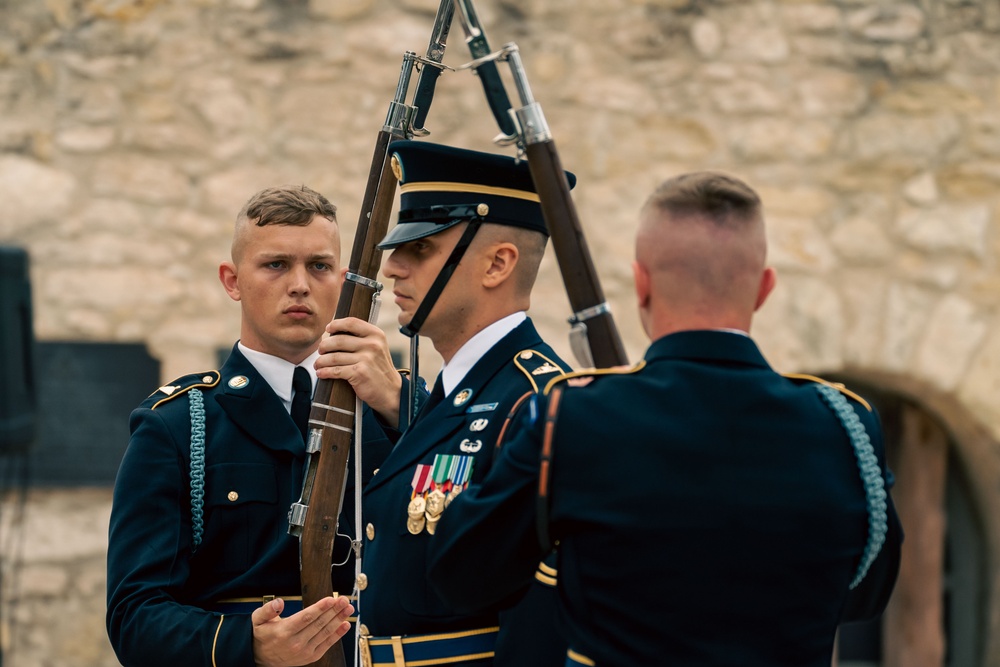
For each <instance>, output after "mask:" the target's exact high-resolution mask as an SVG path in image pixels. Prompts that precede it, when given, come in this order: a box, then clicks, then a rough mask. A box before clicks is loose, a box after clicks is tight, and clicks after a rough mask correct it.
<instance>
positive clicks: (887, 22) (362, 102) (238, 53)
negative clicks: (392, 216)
mask: <svg viewBox="0 0 1000 667" xmlns="http://www.w3.org/2000/svg"><path fill="white" fill-rule="evenodd" d="M437 4H438V3H437V2H436V1H435V0H174V1H169V0H0V202H3V206H2V208H0V243H3V244H14V245H21V246H24V247H26V248H28V250H29V251H30V253H31V259H32V285H33V290H34V302H35V318H36V319H35V326H36V333H37V335H38V336H39V338H42V339H48V340H54V339H78V340H99V341H140V342H145V343H147V344H148V346H149V348H150V350H151V352H152V353H153V354H154V355H155V356H156V357H158V358H159V359H160V360H161V361H162V363H163V373H164V379H169V378H171V377H174V376H176V375H179V374H181V373H186V372H189V371H192V370H199V369H202V368H208V367H214V366H215V353H216V350H217V349H218V348H220V347H228V346H229V345H230V344H231V343H232V341H233V339H234V338H235V337H236V336H237V333H238V306H237V305H236V304H234V303H232V302H231V301H229V300H228V299H227V298H226V296H225V295H224V293H223V291H222V289H221V286H220V285H219V284H218V282H217V280H216V267H217V265H218V263H219V261H220V260H221V259H223V258H225V256H226V255H227V253H228V239H229V234H230V228H231V224H232V219H233V217H234V215H235V213H236V211H237V210H238V208H239V207H240V205H241V204H242V203H243V202H244V201H245V199H246V198H247V197H248V196H249V195H250V194H252V193H253V192H254V191H256V190H258V189H259V188H261V187H264V186H267V185H272V184H275V183H285V182H292V183H300V182H301V183H306V184H309V185H311V186H312V187H315V188H317V189H319V190H321V191H323V192H325V193H326V194H328V196H330V198H331V199H332V200H334V201H335V202H336V203H337V204H338V206H339V207H340V213H341V220H342V222H343V225H344V227H345V231H346V232H347V234H346V237H347V244H345V247H348V248H349V247H350V245H349V243H350V236H351V230H352V229H353V227H354V221H355V220H356V219H357V217H358V207H359V201H360V198H361V194H362V191H363V188H364V180H365V176H366V170H367V168H368V163H369V159H370V155H371V151H372V147H373V145H374V139H375V134H376V132H377V131H378V130H379V128H380V127H381V124H382V122H383V120H384V118H385V113H386V109H387V107H388V103H389V101H390V99H391V96H392V93H393V90H394V89H395V86H396V81H397V77H398V74H399V68H400V62H401V56H402V52H403V51H404V50H413V51H417V52H421V53H422V52H423V51H424V50H425V48H426V45H427V39H428V36H429V32H430V27H431V22H432V17H433V14H434V11H435V9H436V7H437ZM478 5H479V6H478V9H479V12H480V17H481V19H482V21H483V24H484V26H485V27H486V29H487V34H488V35H489V36H490V39H491V42H492V45H493V46H494V47H499V46H500V45H502V44H503V43H505V42H507V41H516V42H517V44H518V45H519V47H520V50H521V54H522V58H523V60H524V63H525V67H526V69H527V72H528V75H529V77H530V80H531V83H532V88H533V91H534V93H535V96H536V98H537V100H538V101H539V102H540V103H541V104H542V106H543V107H544V109H545V113H546V116H547V118H548V120H549V122H550V124H551V126H552V130H553V133H554V135H555V138H556V141H557V144H558V146H559V148H560V152H561V155H562V161H563V163H564V165H565V166H566V167H567V168H568V169H570V170H572V171H574V172H575V173H576V174H577V175H578V177H579V184H578V186H577V188H576V190H575V193H574V197H575V200H576V202H577V205H578V207H579V209H580V212H581V217H582V219H583V222H584V225H585V228H586V232H587V235H588V238H589V240H590V244H591V247H592V249H593V250H594V254H595V261H596V264H597V266H598V270H599V272H600V274H601V277H602V279H603V281H604V287H605V291H606V292H607V294H608V296H609V299H610V301H611V303H612V307H613V309H614V312H615V313H616V316H617V319H618V323H619V326H620V328H621V330H622V333H623V337H624V338H625V341H626V345H627V348H628V350H629V353H630V356H631V357H632V358H638V357H639V356H640V355H641V353H642V350H643V349H644V347H645V344H646V341H645V339H644V337H643V335H642V332H641V329H640V328H639V326H638V320H637V318H636V317H635V315H634V301H633V298H632V295H631V290H632V286H631V274H630V269H629V259H630V256H631V251H632V247H631V238H632V235H633V231H634V227H635V218H636V213H637V210H638V208H639V206H640V204H641V202H642V201H643V199H644V198H645V197H646V195H647V194H648V193H649V192H650V191H651V189H652V188H653V187H654V185H655V184H656V183H658V182H659V181H661V180H663V179H664V178H666V177H668V176H671V175H673V174H676V173H678V172H681V171H687V170H691V169H701V168H717V169H724V170H728V171H731V172H734V173H736V174H738V175H740V176H742V177H744V178H745V179H747V180H748V181H749V182H750V183H751V184H752V185H754V186H755V187H756V188H757V189H758V190H759V191H760V192H761V193H762V195H763V198H764V201H765V205H766V209H767V214H768V223H769V235H770V239H771V259H772V261H773V263H774V264H775V266H776V267H777V268H778V271H779V286H778V289H777V290H776V292H775V294H774V295H773V297H772V298H771V300H770V302H769V303H768V304H767V305H766V306H765V307H764V309H763V310H762V312H761V314H760V316H759V318H758V322H757V325H756V329H755V334H756V336H757V337H758V339H759V340H760V343H761V345H762V347H763V349H764V351H765V353H766V355H767V356H768V357H769V359H770V360H771V361H772V363H773V364H774V365H775V366H776V367H777V368H779V369H781V370H784V371H810V370H812V371H841V370H845V369H857V370H858V371H859V372H866V373H886V374H891V375H893V376H895V377H900V376H901V377H903V378H912V379H913V381H914V382H918V383H920V384H921V385H926V386H928V387H930V388H932V389H933V390H934V391H935V392H941V393H944V394H947V395H949V396H951V397H953V398H954V399H955V400H956V401H957V402H958V403H960V404H961V405H962V406H963V409H965V410H967V411H968V414H970V415H971V416H972V417H973V418H974V419H976V420H977V421H978V422H979V423H981V425H982V426H983V428H984V429H985V430H986V431H987V432H988V433H990V434H992V437H993V438H994V440H995V439H997V438H1000V326H998V324H1000V313H998V302H1000V300H998V293H1000V267H998V263H997V258H998V256H1000V223H998V220H997V216H998V213H1000V188H998V186H1000V111H998V110H1000V76H998V74H1000V4H998V3H997V2H995V0H979V1H974V0H909V1H908V0H899V1H894V0H838V1H836V2H832V1H831V2H820V1H814V2H810V1H808V0H749V1H747V0H704V1H697V0H503V1H495V0H480V2H479V3H478ZM450 41H451V44H450V46H449V49H448V52H447V54H446V57H445V62H446V63H448V64H450V65H452V66H458V65H460V64H462V63H464V62H465V61H466V60H467V55H468V54H467V53H466V52H465V51H464V45H463V44H462V39H461V31H460V29H459V27H458V25H457V24H456V26H455V27H454V30H453V34H452V38H451V40H450ZM512 94H513V93H512ZM428 127H429V128H430V129H431V130H432V133H433V134H432V135H431V137H430V139H432V140H436V141H440V142H443V143H449V144H453V145H458V146H466V147H470V148H478V149H486V150H496V151H501V150H503V149H501V148H498V147H494V146H493V144H492V143H491V139H492V137H493V136H494V135H495V134H496V129H495V125H494V124H493V122H492V120H491V118H490V117H489V114H488V111H487V108H486V105H485V103H484V98H483V95H482V91H481V90H480V88H479V85H478V82H477V81H476V80H475V79H474V77H473V76H472V74H471V73H469V72H468V71H458V72H449V73H446V74H445V75H444V76H443V77H442V79H441V81H440V83H439V85H438V91H437V96H436V98H435V103H434V106H433V108H432V110H431V113H430V119H429V121H428ZM536 294H537V296H536V299H535V301H534V308H533V312H532V314H533V316H534V317H535V318H536V320H537V321H539V323H540V324H541V328H542V329H543V331H544V332H545V333H547V334H548V337H549V338H550V339H551V340H553V341H554V342H555V343H556V345H557V347H559V349H560V351H561V352H566V353H567V354H568V345H567V344H566V343H565V332H566V325H565V317H566V316H567V315H568V311H569V308H568V305H567V303H566V299H565V297H564V296H563V290H562V286H561V284H560V281H559V276H558V271H557V268H556V266H555V263H554V260H553V258H552V257H549V258H547V260H546V263H545V265H544V266H543V270H542V274H541V277H540V286H539V289H538V290H537V292H536ZM380 323H381V324H383V325H384V326H385V328H386V329H387V330H389V331H390V332H391V340H392V341H393V343H394V344H395V345H396V346H398V347H399V348H400V349H401V350H405V344H404V340H403V339H402V338H401V337H400V336H398V334H396V333H395V313H394V310H393V307H392V304H391V303H387V304H385V307H384V308H383V312H382V315H381V317H380ZM426 348H427V350H426V353H427V361H426V362H425V368H433V366H434V363H435V362H434V360H433V352H432V350H430V346H426ZM993 447H994V450H993V451H992V452H991V455H992V456H993V465H994V466H996V464H997V460H998V459H1000V452H997V451H995V445H993ZM997 488H1000V485H996V484H994V485H993V487H992V489H991V490H990V491H989V494H990V495H989V496H988V498H987V499H986V502H987V504H988V505H992V506H994V507H995V506H997V505H998V503H1000V498H998V497H997V494H998V493H1000V492H998V491H997V490H996V489H997ZM47 502H48V500H47V499H46V496H45V495H42V496H37V497H34V500H33V501H32V503H33V504H32V507H34V506H35V504H38V505H39V506H41V507H44V506H46V503H47ZM70 504H71V505H72V504H73V503H70ZM4 509H5V510H6V509H7V508H6V506H5V508H4ZM94 511H95V512H96V516H102V517H104V514H106V507H105V506H104V505H103V504H102V503H101V502H98V503H96V506H95V508H94ZM29 514H30V512H29ZM104 519H105V520H106V517H104ZM90 520H93V517H91V519H90ZM87 544H88V546H86V547H81V548H83V549H85V550H86V551H87V553H88V556H87V557H84V558H76V557H75V556H73V557H72V558H70V559H69V562H70V564H71V565H70V567H72V568H76V567H77V566H78V565H81V564H85V563H91V561H93V562H92V563H91V564H93V565H95V567H96V566H97V561H98V560H99V559H98V558H96V557H94V553H93V547H94V545H93V544H89V543H87ZM58 551H59V550H53V551H52V552H46V553H43V554H39V555H38V559H37V560H33V561H32V564H31V566H30V568H31V569H28V570H24V572H25V575H26V576H25V577H24V579H23V581H22V583H21V587H20V592H21V594H22V595H24V596H25V597H26V598H30V597H32V596H35V597H37V598H38V599H44V600H51V601H52V604H51V605H49V609H50V610H53V613H55V611H58V614H59V615H62V614H63V613H64V611H65V609H63V608H62V607H63V603H62V602H60V599H59V593H60V591H62V590H64V587H63V586H53V582H56V581H63V580H64V579H63V578H61V577H63V576H64V575H65V573H64V574H63V575H56V574H55V572H54V570H58V569H61V568H62V565H61V563H62V562H63V561H65V560H66V559H63V558H60V554H59V553H58ZM69 551H71V552H73V549H70V550H69ZM74 553H75V552H74ZM49 559H51V561H50V560H49ZM100 567H103V563H101V564H100ZM39 568H41V570H39ZM46 568H52V569H53V570H52V571H50V570H48V569H46ZM99 569H100V568H97V570H95V571H94V572H87V573H83V572H79V571H76V570H72V569H71V570H70V571H69V572H70V574H69V580H70V581H71V583H72V586H70V588H71V589H72V590H74V591H77V592H80V591H84V590H86V591H88V592H90V593H95V592H96V591H97V589H100V588H101V585H103V584H102V582H100V581H99V579H100V577H101V576H103V575H102V574H99V573H98V570H99ZM29 575H30V576H29ZM74 587H75V588H74ZM95 594H96V593H95ZM70 602H72V604H75V605H78V606H79V608H80V609H79V611H82V612H85V613H88V614H96V615H98V616H99V615H101V614H102V613H103V612H102V611H99V610H97V607H98V606H99V605H100V600H97V601H90V600H87V601H86V602H84V601H83V598H82V597H80V596H77V597H74V598H73V599H72V600H71V601H70ZM70 602H66V603H65V604H67V605H69V604H70ZM42 607H44V605H41V604H30V605H27V604H26V605H21V607H20V609H21V611H20V612H19V613H22V614H25V615H27V616H26V618H25V619H24V620H25V621H26V624H24V625H20V626H18V631H20V632H25V631H27V630H26V629H25V628H30V633H32V634H30V635H26V637H27V639H26V640H25V641H26V645H27V646H28V647H29V648H30V650H25V651H24V652H23V653H21V654H20V657H18V654H17V653H15V654H14V655H15V657H14V664H15V665H17V667H28V666H34V665H49V664H53V665H55V664H60V665H62V664H75V665H90V664H93V665H99V664H100V665H104V664H114V660H113V658H110V657H109V656H108V654H107V649H106V647H105V648H104V649H103V650H104V653H103V654H101V650H102V649H98V648H94V649H93V650H92V651H91V649H90V648H87V649H86V650H84V649H83V648H82V647H84V645H86V646H88V647H89V646H90V644H89V643H88V642H93V643H94V646H99V645H100V642H101V640H102V639H103V637H101V636H100V635H96V636H91V635H92V628H90V627H89V626H88V630H87V631H82V630H80V631H79V632H77V640H76V642H77V643H78V644H79V645H80V647H81V650H82V651H83V653H82V654H84V655H92V656H94V657H93V659H92V660H89V661H83V660H82V659H81V660H77V661H72V662H69V661H65V660H60V659H58V658H56V657H52V656H48V657H43V653H42V652H40V651H41V649H38V651H39V652H33V651H35V650H36V648H37V646H40V642H38V641H36V640H35V639H32V638H33V637H38V636H41V635H40V634H39V633H43V632H44V631H43V630H41V629H39V628H44V627H47V621H46V618H45V615H44V614H43V613H42V611H41V609H42ZM30 610H35V611H37V612H38V613H37V614H34V615H32V614H30ZM60 631H61V632H64V633H70V634H72V633H73V632H74V629H73V628H61V629H60ZM10 640H11V638H10V637H7V638H6V639H5V641H7V642H8V644H7V645H8V646H9V642H10ZM105 642H106V640H105ZM53 645H54V646H55V645H56V644H55V643H53ZM29 656H31V657H30V659H29ZM98 656H102V657H98Z"/></svg>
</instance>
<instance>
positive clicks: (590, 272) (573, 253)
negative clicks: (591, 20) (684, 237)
mask: <svg viewBox="0 0 1000 667" xmlns="http://www.w3.org/2000/svg"><path fill="white" fill-rule="evenodd" d="M456 2H458V3H459V4H460V5H470V6H471V0H456ZM462 15H464V14H462ZM497 61H506V62H507V63H509V65H510V71H511V76H512V77H513V80H514V85H515V87H516V88H517V92H518V95H519V97H520V100H521V105H522V106H521V107H520V108H518V109H510V110H509V113H510V115H511V117H512V118H514V120H515V122H516V126H517V136H516V141H517V143H518V146H519V149H520V150H522V151H523V152H524V154H525V156H526V157H527V159H528V167H529V169H530V170H531V177H532V180H534V182H535V189H536V190H537V191H538V197H539V199H540V201H541V206H542V214H543V215H544V217H545V224H546V226H547V227H548V228H549V235H550V237H551V239H552V247H553V249H554V250H555V253H556V260H557V261H558V263H559V271H560V273H562V277H563V282H564V283H565V285H566V294H567V296H568V297H569V303H570V307H571V308H572V309H573V316H572V317H571V318H570V320H569V321H570V324H572V325H573V328H572V330H571V331H570V344H571V346H572V348H573V353H574V355H575V356H576V358H577V359H578V360H579V362H580V364H581V365H583V366H596V367H598V368H608V367H611V366H622V365H625V364H627V363H628V357H627V356H626V355H625V347H624V346H623V345H622V341H621V336H620V335H619V334H618V328H617V327H616V326H615V321H614V319H613V318H612V316H611V311H610V309H609V308H608V304H607V302H606V301H605V298H604V291H603V290H602V289H601V282H600V279H599V278H598V276H597V270H596V269H595V268H594V261H593V259H592V258H591V255H590V249H589V248H588V246H587V239H586V238H585V237H584V235H583V227H582V226H581V224H580V217H579V216H578V215H577V212H576V205H575V204H574V203H573V199H572V198H571V197H570V188H569V182H568V181H567V180H566V174H565V172H564V171H563V168H562V162H561V161H560V159H559V152H558V151H557V150H556V145H555V141H554V140H553V139H552V133H551V132H550V130H549V126H548V123H547V122H546V121H545V116H544V115H543V114H542V108H541V106H540V105H539V104H538V103H537V102H536V101H535V99H534V97H533V96H532V94H531V88H530V87H529V85H528V78H527V76H526V74H525V72H524V66H523V65H522V63H521V56H520V53H519V51H518V48H517V45H516V44H513V43H510V44H506V45H505V46H504V47H503V48H502V49H501V50H500V51H498V52H496V53H491V54H487V55H485V56H482V57H479V58H478V59H476V60H473V61H472V62H471V63H469V64H467V65H465V66H464V67H465V68H470V69H473V70H476V71H479V70H482V69H483V67H485V66H487V65H493V66H494V68H495V65H494V63H495V62H497ZM487 94H489V91H487ZM504 99H506V95H504ZM491 105H492V102H491ZM508 105H509V103H508Z"/></svg>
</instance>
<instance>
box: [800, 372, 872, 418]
mask: <svg viewBox="0 0 1000 667" xmlns="http://www.w3.org/2000/svg"><path fill="white" fill-rule="evenodd" d="M781 377H783V378H787V379H789V380H793V381H795V380H799V381H802V382H816V383H817V384H824V385H826V386H827V387H833V388H834V389H836V390H837V391H839V392H840V393H841V394H844V395H845V396H847V397H849V398H853V399H854V400H855V401H857V402H858V403H860V404H861V405H863V406H865V410H867V411H868V412H871V411H872V406H871V404H869V403H868V401H866V400H865V399H863V398H862V397H861V396H859V395H858V394H855V393H854V392H853V391H851V390H850V389H848V388H847V387H845V386H844V385H843V383H840V382H830V381H829V380H824V379H823V378H821V377H816V376H815V375H806V374H805V373H782V374H781Z"/></svg>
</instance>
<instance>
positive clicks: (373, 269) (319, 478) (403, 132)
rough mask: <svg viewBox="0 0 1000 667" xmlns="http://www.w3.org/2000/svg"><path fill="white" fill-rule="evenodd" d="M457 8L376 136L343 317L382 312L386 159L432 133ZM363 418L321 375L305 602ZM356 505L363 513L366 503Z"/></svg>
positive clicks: (302, 548) (446, 2)
mask: <svg viewBox="0 0 1000 667" xmlns="http://www.w3.org/2000/svg"><path fill="white" fill-rule="evenodd" d="M453 13H454V4H453V1H452V0H442V1H441V8H440V9H439V11H438V20H437V21H436V22H435V27H434V34H433V35H432V37H431V44H430V46H429V47H428V55H427V57H424V58H420V57H418V56H416V54H414V53H413V52H407V53H406V54H405V55H404V57H403V65H402V70H401V72H400V75H399V82H398V84H397V86H396V93H395V95H394V97H393V101H392V103H391V104H390V105H389V112H388V114H387V116H386V121H385V124H384V125H383V127H382V130H381V131H380V132H379V133H378V137H377V139H376V142H375V150H374V154H373V155H372V162H371V168H370V170H369V174H368V182H367V185H366V187H365V196H364V200H363V202H362V206H361V215H360V219H359V221H358V228H357V232H356V235H355V239H354V246H353V248H352V250H351V259H350V262H349V263H348V269H347V276H346V279H345V281H344V286H343V288H342V291H341V294H340V300H339V301H338V303H337V311H336V315H335V316H336V317H337V318H342V317H357V318H360V319H365V320H369V321H374V320H375V318H376V315H377V310H378V297H379V293H380V292H381V290H382V285H381V284H380V283H378V282H377V280H376V277H377V276H378V270H379V266H380V264H381V258H382V253H381V251H380V250H379V249H378V247H377V245H378V243H379V241H381V240H382V238H383V237H384V236H385V234H386V230H387V229H388V225H389V216H390V214H391V212H392V204H393V199H394V197H395V191H396V178H395V176H393V174H392V169H391V168H390V166H389V165H388V164H387V161H386V154H387V152H388V146H389V143H390V142H391V141H394V140H396V139H408V138H411V137H412V136H413V134H414V133H416V132H418V131H420V132H421V133H422V134H427V132H426V130H423V129H422V125H423V119H424V118H426V114H427V110H428V108H429V106H430V102H431V97H432V95H433V89H434V84H435V83H436V79H437V74H438V73H439V71H438V70H439V68H441V67H443V66H442V65H441V64H440V63H441V59H442V57H443V55H444V44H445V39H446V38H447V34H448V28H449V27H450V25H451V18H452V15H453ZM418 62H419V63H422V65H423V66H422V70H421V76H420V79H419V80H418V82H417V92H416V93H415V95H414V101H416V99H418V98H419V99H420V100H421V104H422V105H423V107H422V108H423V114H422V117H421V118H420V122H419V124H418V123H417V122H416V121H417V115H416V111H417V109H416V107H415V106H414V105H407V104H406V96H407V92H408V89H409V84H410V78H411V76H412V72H413V70H414V68H415V66H416V63H418ZM415 384H416V377H412V378H411V385H415ZM360 424H361V402H360V401H359V400H358V398H357V396H356V394H355V393H354V389H353V388H352V387H351V385H350V383H349V382H347V381H346V380H326V379H321V380H319V382H318V383H317V385H316V391H315V392H314V393H313V404H312V410H311V411H310V413H309V429H308V432H307V433H308V436H307V442H306V456H307V457H308V463H307V468H306V471H305V476H304V480H303V484H302V495H301V497H300V498H299V501H298V502H296V503H293V504H292V507H291V510H290V511H289V513H288V521H289V527H288V532H289V533H290V534H292V535H295V536H297V537H298V538H299V569H300V577H301V584H302V604H303V607H306V606H309V605H311V604H314V603H316V602H318V601H319V600H321V599H322V598H324V597H327V596H330V595H332V594H333V581H332V575H331V567H332V560H333V543H334V539H335V537H336V534H337V524H338V520H339V517H340V512H341V509H342V508H343V503H344V488H345V484H346V480H347V462H348V457H349V454H350V447H351V443H352V440H355V441H356V442H357V443H358V444H359V445H360V437H361V429H360ZM360 460H361V452H360V447H358V448H357V449H356V451H355V479H356V480H357V486H358V488H359V489H360V486H361V481H360V472H359V471H360ZM356 505H357V506H356V514H355V516H356V517H357V516H358V513H360V507H361V505H360V502H358V503H357V504H356ZM355 534H357V530H355ZM360 545H361V543H360V541H359V540H358V539H355V540H354V542H353V552H354V556H355V562H356V563H357V564H358V565H360ZM313 665H314V667H344V666H345V658H344V650H343V646H342V645H341V644H340V643H339V642H338V643H337V644H336V645H335V646H334V647H333V648H332V649H331V650H329V651H327V653H326V654H325V655H324V656H323V658H321V659H320V660H318V661H317V662H315V663H313Z"/></svg>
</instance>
